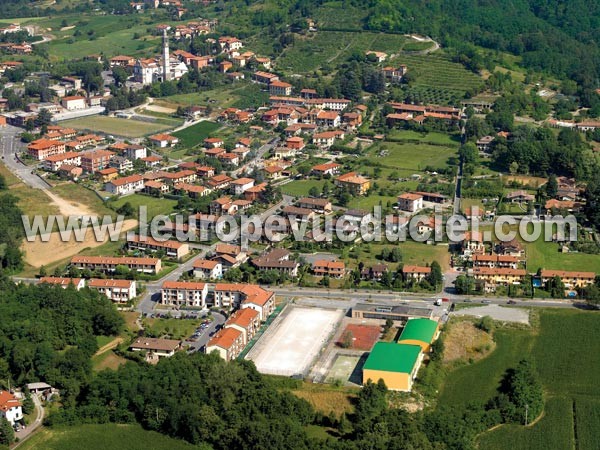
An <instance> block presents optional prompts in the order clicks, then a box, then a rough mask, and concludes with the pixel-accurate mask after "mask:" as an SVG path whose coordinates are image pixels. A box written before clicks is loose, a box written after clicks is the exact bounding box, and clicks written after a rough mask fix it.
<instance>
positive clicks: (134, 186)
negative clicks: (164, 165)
mask: <svg viewBox="0 0 600 450" xmlns="http://www.w3.org/2000/svg"><path fill="white" fill-rule="evenodd" d="M104 189H105V190H106V191H107V192H110V193H111V194H116V195H125V194H131V193H133V192H139V191H141V190H143V189H144V177H142V176H141V175H137V174H136V175H130V176H128V177H122V178H116V179H114V180H112V181H109V182H108V183H106V184H105V185H104Z"/></svg>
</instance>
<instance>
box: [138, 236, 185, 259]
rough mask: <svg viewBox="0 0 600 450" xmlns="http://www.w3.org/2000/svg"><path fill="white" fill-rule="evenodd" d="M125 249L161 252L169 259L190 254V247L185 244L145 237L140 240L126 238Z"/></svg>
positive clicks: (139, 238)
mask: <svg viewBox="0 0 600 450" xmlns="http://www.w3.org/2000/svg"><path fill="white" fill-rule="evenodd" d="M127 247H128V248H129V249H130V250H133V249H135V250H145V251H150V252H157V251H162V252H164V254H165V255H167V256H168V257H170V258H177V259H179V258H183V257H184V256H186V255H187V254H188V253H189V252H190V246H189V245H188V244H186V243H185V242H178V241H157V240H156V239H153V238H151V237H150V236H146V237H145V238H143V239H142V238H141V237H140V236H138V235H135V236H130V237H128V238H127Z"/></svg>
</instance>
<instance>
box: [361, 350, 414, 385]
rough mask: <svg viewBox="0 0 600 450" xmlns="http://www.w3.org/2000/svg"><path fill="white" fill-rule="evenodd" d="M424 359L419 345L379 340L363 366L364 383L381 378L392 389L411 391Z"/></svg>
mask: <svg viewBox="0 0 600 450" xmlns="http://www.w3.org/2000/svg"><path fill="white" fill-rule="evenodd" d="M422 360H423V352H422V351H421V347H420V346H418V345H408V344H397V343H395V342H378V343H377V344H375V346H374V347H373V349H372V350H371V353H370V354H369V357H368V358H367V361H366V362H365V365H364V367H363V384H364V383H366V382H367V381H369V380H371V381H373V382H375V383H376V382H378V381H379V380H380V379H381V380H383V381H384V382H385V385H386V386H387V388H388V389H390V390H393V391H410V390H411V389H412V384H413V380H414V379H415V378H416V376H417V372H418V371H419V367H420V365H421V361H422Z"/></svg>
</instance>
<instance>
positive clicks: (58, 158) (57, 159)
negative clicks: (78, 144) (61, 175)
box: [42, 152, 81, 172]
mask: <svg viewBox="0 0 600 450" xmlns="http://www.w3.org/2000/svg"><path fill="white" fill-rule="evenodd" d="M63 164H68V165H70V166H81V153H77V152H66V153H62V154H59V155H52V156H48V157H47V158H46V159H44V161H43V162H42V167H43V168H44V169H45V170H49V171H51V172H56V171H58V170H59V169H60V168H61V166H62V165H63Z"/></svg>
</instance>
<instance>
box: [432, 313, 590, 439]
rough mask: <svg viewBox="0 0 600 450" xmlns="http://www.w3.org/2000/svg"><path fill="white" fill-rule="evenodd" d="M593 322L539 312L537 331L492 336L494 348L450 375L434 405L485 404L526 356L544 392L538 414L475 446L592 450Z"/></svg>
mask: <svg viewBox="0 0 600 450" xmlns="http://www.w3.org/2000/svg"><path fill="white" fill-rule="evenodd" d="M599 320H600V316H599V315H598V313H596V312H590V311H585V312H582V311H576V310H558V309H544V310H541V311H540V318H539V330H538V331H537V332H536V331H533V330H499V331H496V333H495V335H494V338H495V341H496V349H495V350H494V351H493V352H492V353H491V354H490V355H489V356H488V357H486V358H484V359H483V360H480V361H478V362H476V363H474V364H471V365H467V366H462V367H459V368H457V369H454V370H452V371H451V372H450V373H449V374H448V375H447V377H446V382H445V385H444V386H443V388H442V390H441V393H440V397H439V403H438V404H439V405H447V406H451V407H453V408H460V407H461V406H464V405H466V404H467V403H469V402H475V403H485V402H486V401H487V400H489V399H490V398H491V397H493V396H494V395H495V394H496V388H497V387H498V383H499V382H500V379H501V377H502V375H503V374H504V372H505V371H506V370H507V369H508V368H510V367H514V366H515V365H516V364H517V363H518V362H519V361H520V360H521V359H523V358H525V357H527V358H529V359H530V360H532V361H533V362H534V364H535V366H536V368H537V371H538V372H539V375H540V379H541V381H542V384H543V387H544V395H545V401H546V403H545V408H544V413H543V415H542V416H541V418H540V419H539V421H538V422H537V423H535V424H534V425H532V426H530V427H527V428H525V427H521V426H517V425H503V426H500V427H497V428H495V429H493V430H491V431H488V432H486V433H484V434H482V435H481V436H480V438H479V444H480V445H479V447H480V448H485V449H511V450H513V449H547V448H578V449H585V450H587V449H597V448H598V440H597V439H596V438H594V437H593V436H594V435H595V433H596V432H597V430H598V427H600V417H599V415H598V414H597V411H598V404H599V403H600V387H599V386H598V383H597V382H596V374H597V373H598V371H599V370H600V360H599V359H598V358H593V357H590V351H592V352H593V351H594V350H593V349H595V348H596V347H597V345H596V343H595V341H596V339H595V333H596V330H597V328H598V324H599ZM467 393H468V395H467ZM594 411H595V412H594ZM575 424H576V426H574V425H575Z"/></svg>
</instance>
